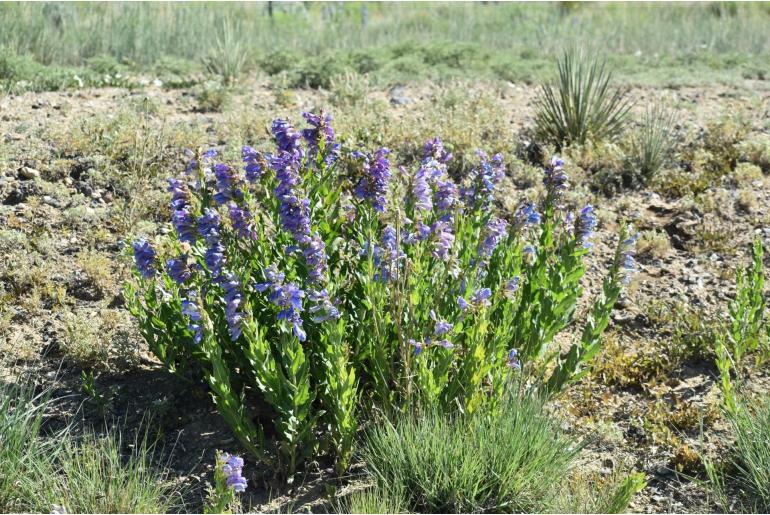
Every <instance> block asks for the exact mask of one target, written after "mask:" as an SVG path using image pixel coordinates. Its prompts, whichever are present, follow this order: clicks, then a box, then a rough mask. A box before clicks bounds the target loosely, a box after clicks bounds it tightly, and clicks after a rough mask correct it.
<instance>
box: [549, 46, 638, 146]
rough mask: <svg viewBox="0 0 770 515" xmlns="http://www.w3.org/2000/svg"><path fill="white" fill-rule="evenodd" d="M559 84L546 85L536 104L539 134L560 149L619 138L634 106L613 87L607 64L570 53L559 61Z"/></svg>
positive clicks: (574, 52) (580, 54)
mask: <svg viewBox="0 0 770 515" xmlns="http://www.w3.org/2000/svg"><path fill="white" fill-rule="evenodd" d="M558 71H559V77H558V80H557V82H556V84H546V85H544V86H543V89H542V92H541V94H540V96H539V97H538V98H537V100H536V101H535V106H536V109H537V114H536V116H535V122H536V124H537V132H538V134H539V136H540V138H541V139H542V140H543V141H549V142H552V143H554V144H556V145H557V146H559V147H561V146H562V145H565V144H566V145H569V144H572V143H580V144H584V143H586V142H587V141H589V140H593V141H603V140H607V139H612V138H615V137H617V136H618V135H619V134H620V133H621V132H622V130H623V128H624V127H625V123H626V117H627V114H628V111H629V109H630V107H631V104H630V102H629V101H628V100H627V98H626V95H625V93H624V91H623V90H621V89H613V88H612V87H611V86H610V84H611V80H612V72H610V71H609V70H608V69H607V68H606V61H602V60H600V59H598V58H596V57H590V56H589V55H588V54H587V53H585V51H579V50H575V49H572V50H569V51H567V52H565V53H564V55H563V56H562V57H561V59H560V60H559V62H558Z"/></svg>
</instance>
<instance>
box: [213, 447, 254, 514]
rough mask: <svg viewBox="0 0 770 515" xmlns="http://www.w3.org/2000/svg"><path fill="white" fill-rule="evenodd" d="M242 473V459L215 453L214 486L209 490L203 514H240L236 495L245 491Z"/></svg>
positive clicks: (244, 479) (244, 480)
mask: <svg viewBox="0 0 770 515" xmlns="http://www.w3.org/2000/svg"><path fill="white" fill-rule="evenodd" d="M242 473H243V459H242V458H240V457H239V456H234V455H231V454H227V453H220V452H217V461H216V465H215V467H214V485H213V486H212V487H211V488H210V489H209V492H208V496H207V497H206V506H205V510H204V513H239V512H240V500H239V499H238V496H237V495H236V494H237V493H241V492H243V491H245V490H246V484H247V482H246V478H244V477H243V475H242Z"/></svg>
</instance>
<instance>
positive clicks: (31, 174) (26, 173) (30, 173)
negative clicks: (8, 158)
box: [19, 166, 40, 180]
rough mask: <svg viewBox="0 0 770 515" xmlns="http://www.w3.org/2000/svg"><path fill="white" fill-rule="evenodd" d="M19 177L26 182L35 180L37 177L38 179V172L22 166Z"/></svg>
mask: <svg viewBox="0 0 770 515" xmlns="http://www.w3.org/2000/svg"><path fill="white" fill-rule="evenodd" d="M19 177H21V178H22V179H27V180H32V179H37V178H38V177H40V172H38V171H37V170H35V169H34V168H30V167H29V166H22V167H21V168H20V169H19Z"/></svg>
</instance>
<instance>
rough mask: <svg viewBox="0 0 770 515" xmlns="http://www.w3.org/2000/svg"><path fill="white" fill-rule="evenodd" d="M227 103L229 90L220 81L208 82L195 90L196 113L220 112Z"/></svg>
mask: <svg viewBox="0 0 770 515" xmlns="http://www.w3.org/2000/svg"><path fill="white" fill-rule="evenodd" d="M229 101H230V89H229V88H228V87H227V86H226V85H225V84H223V83H221V82H220V81H214V80H209V81H206V82H204V83H203V84H201V85H199V86H198V87H196V88H195V102H196V105H195V109H196V110H197V111H198V112H201V113H218V112H221V111H222V110H223V109H224V108H225V107H226V106H227V104H228V102H229Z"/></svg>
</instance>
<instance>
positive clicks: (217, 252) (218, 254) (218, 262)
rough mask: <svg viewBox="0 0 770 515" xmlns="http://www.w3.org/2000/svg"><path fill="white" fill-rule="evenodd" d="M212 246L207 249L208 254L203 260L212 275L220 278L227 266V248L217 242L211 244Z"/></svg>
mask: <svg viewBox="0 0 770 515" xmlns="http://www.w3.org/2000/svg"><path fill="white" fill-rule="evenodd" d="M210 245H211V246H210V247H209V248H207V249H206V254H205V255H204V257H203V259H204V261H205V262H206V267H207V268H208V269H209V272H211V275H213V276H215V277H216V276H218V275H219V274H220V273H221V272H222V267H223V266H225V261H226V259H225V248H224V247H223V246H222V244H221V243H219V241H215V242H213V243H211V244H210Z"/></svg>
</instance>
